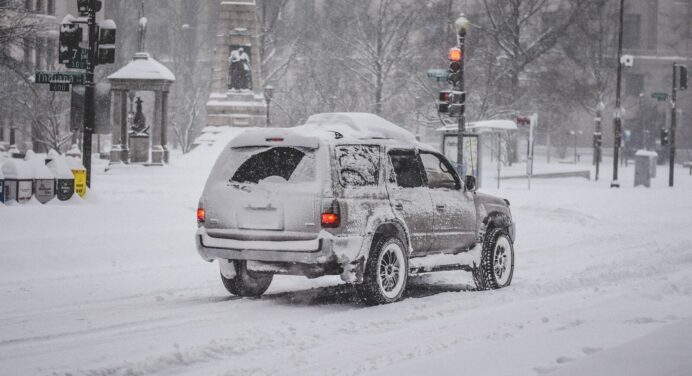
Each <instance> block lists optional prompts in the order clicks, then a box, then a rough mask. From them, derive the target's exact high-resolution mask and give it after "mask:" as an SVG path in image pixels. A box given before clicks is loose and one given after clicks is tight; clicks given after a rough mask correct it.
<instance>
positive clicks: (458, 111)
mask: <svg viewBox="0 0 692 376" xmlns="http://www.w3.org/2000/svg"><path fill="white" fill-rule="evenodd" d="M465 110H466V93H465V92H463V91H456V90H453V91H451V92H450V93H449V116H451V117H461V116H462V115H464V111H465Z"/></svg>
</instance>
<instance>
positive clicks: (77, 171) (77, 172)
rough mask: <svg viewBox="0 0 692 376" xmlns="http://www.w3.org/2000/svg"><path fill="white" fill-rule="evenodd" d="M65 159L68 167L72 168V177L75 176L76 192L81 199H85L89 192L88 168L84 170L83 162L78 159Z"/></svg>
mask: <svg viewBox="0 0 692 376" xmlns="http://www.w3.org/2000/svg"><path fill="white" fill-rule="evenodd" d="M65 159H66V160H67V165H68V166H69V167H70V170H71V171H72V175H73V176H74V191H75V193H77V194H78V195H79V197H84V195H86V192H87V185H86V168H84V165H83V164H82V161H81V160H79V159H78V158H74V157H67V158H65Z"/></svg>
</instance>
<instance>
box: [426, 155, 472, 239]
mask: <svg viewBox="0 0 692 376" xmlns="http://www.w3.org/2000/svg"><path fill="white" fill-rule="evenodd" d="M420 159H421V161H422V163H423V169H424V171H425V178H426V184H427V186H428V188H429V190H428V191H429V192H430V196H431V199H432V204H433V238H432V239H431V243H432V244H431V248H430V252H458V251H461V250H464V249H466V248H468V247H470V246H471V245H472V244H473V243H474V242H475V238H476V233H475V226H476V208H475V205H474V202H473V193H471V192H465V191H464V189H463V188H462V184H461V181H460V179H459V177H458V175H457V174H456V173H454V172H453V171H454V169H453V167H452V165H451V164H450V163H449V161H447V159H445V158H444V157H443V156H441V155H440V154H437V153H431V152H424V151H421V152H420Z"/></svg>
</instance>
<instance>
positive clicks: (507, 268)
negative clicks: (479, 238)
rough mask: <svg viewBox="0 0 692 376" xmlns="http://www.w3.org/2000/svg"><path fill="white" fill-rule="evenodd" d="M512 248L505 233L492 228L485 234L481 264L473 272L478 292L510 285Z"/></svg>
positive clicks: (512, 270) (512, 265)
mask: <svg viewBox="0 0 692 376" xmlns="http://www.w3.org/2000/svg"><path fill="white" fill-rule="evenodd" d="M513 274H514V247H513V246H512V239H511V238H510V237H509V234H507V231H505V230H504V229H501V228H494V229H492V230H490V231H488V232H487V233H486V234H485V238H484V239H483V250H482V254H481V264H480V265H478V266H477V267H476V268H475V269H474V270H473V279H474V280H475V281H476V287H478V289H479V290H491V289H499V288H502V287H507V286H509V284H510V283H512V275H513Z"/></svg>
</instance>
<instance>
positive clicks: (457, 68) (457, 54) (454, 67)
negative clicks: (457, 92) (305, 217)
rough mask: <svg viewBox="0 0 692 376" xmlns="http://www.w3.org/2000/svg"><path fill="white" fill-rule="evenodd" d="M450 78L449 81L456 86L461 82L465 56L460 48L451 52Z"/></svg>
mask: <svg viewBox="0 0 692 376" xmlns="http://www.w3.org/2000/svg"><path fill="white" fill-rule="evenodd" d="M448 56H449V61H450V63H449V76H448V77H447V80H448V81H449V82H451V83H452V84H454V85H456V83H457V82H459V81H460V80H461V61H462V59H463V58H464V54H463V52H462V51H461V49H460V48H459V47H454V48H451V49H450V50H449V53H448Z"/></svg>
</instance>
